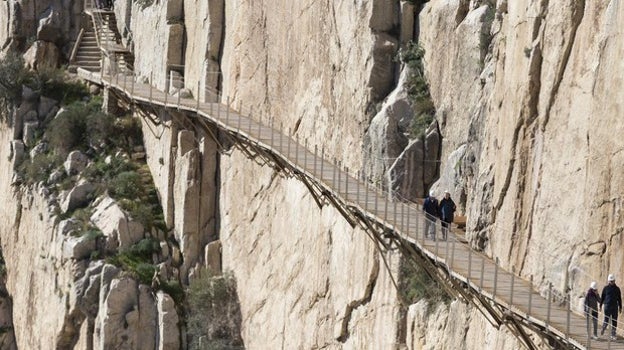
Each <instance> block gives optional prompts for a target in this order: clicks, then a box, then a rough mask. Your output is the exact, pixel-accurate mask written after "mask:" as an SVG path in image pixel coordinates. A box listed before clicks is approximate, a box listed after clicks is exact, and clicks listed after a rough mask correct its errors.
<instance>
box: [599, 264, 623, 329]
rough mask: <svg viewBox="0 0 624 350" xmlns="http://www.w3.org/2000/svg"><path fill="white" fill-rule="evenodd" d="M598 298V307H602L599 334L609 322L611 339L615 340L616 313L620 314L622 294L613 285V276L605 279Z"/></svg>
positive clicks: (618, 288)
mask: <svg viewBox="0 0 624 350" xmlns="http://www.w3.org/2000/svg"><path fill="white" fill-rule="evenodd" d="M600 298H601V301H600V307H602V305H604V322H603V323H602V331H600V334H604V332H605V330H606V329H607V326H608V325H609V321H611V322H610V323H611V339H612V340H615V339H616V338H615V330H616V329H617V319H618V313H620V312H622V293H621V292H620V287H618V286H617V285H616V284H615V276H613V275H612V274H611V275H609V277H608V278H607V285H606V286H605V287H604V288H602V295H601V296H600Z"/></svg>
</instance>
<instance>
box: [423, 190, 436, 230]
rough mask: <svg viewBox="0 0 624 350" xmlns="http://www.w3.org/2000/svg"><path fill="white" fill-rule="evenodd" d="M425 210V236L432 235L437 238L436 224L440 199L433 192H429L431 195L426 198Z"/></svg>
mask: <svg viewBox="0 0 624 350" xmlns="http://www.w3.org/2000/svg"><path fill="white" fill-rule="evenodd" d="M423 211H424V212H425V237H426V236H430V237H431V238H432V239H434V240H435V234H436V232H435V231H436V229H435V225H436V221H437V220H438V200H437V199H436V197H435V194H434V193H433V192H429V197H427V198H425V202H424V203H423Z"/></svg>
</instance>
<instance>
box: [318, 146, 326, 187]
mask: <svg viewBox="0 0 624 350" xmlns="http://www.w3.org/2000/svg"><path fill="white" fill-rule="evenodd" d="M323 168H325V146H324V145H321V175H320V176H319V179H321V182H323Z"/></svg>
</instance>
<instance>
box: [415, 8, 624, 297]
mask: <svg viewBox="0 0 624 350" xmlns="http://www.w3.org/2000/svg"><path fill="white" fill-rule="evenodd" d="M488 3H491V2H485V1H470V2H468V1H430V2H429V3H427V4H426V5H425V8H424V9H423V11H422V12H421V14H420V23H421V27H420V28H421V43H422V45H423V47H424V48H425V50H426V52H427V60H426V61H427V63H426V65H427V69H428V78H429V81H430V83H431V87H432V94H433V97H434V100H435V101H436V106H438V105H439V106H440V109H442V113H443V115H441V116H439V117H440V119H441V120H442V134H443V136H444V154H445V155H448V154H450V153H451V152H453V151H454V150H455V149H456V148H458V147H459V146H460V145H463V144H466V145H467V149H466V151H465V156H464V157H463V160H462V161H461V162H460V166H458V167H457V169H458V171H459V172H460V174H459V176H460V177H462V178H463V179H464V181H463V183H462V184H461V185H460V187H463V189H462V190H463V191H465V192H466V193H467V194H468V195H467V197H468V198H467V208H468V209H467V210H468V216H469V226H468V229H469V230H468V232H469V235H470V236H471V237H472V240H473V243H474V245H475V246H477V247H480V248H482V249H484V250H485V251H486V252H487V253H488V254H490V255H491V256H493V257H499V258H500V259H501V260H502V261H503V263H504V264H506V265H507V266H509V267H511V266H515V268H516V270H519V271H520V273H521V274H522V275H523V276H529V275H534V276H535V279H536V281H538V282H537V283H538V284H539V286H540V287H541V288H546V286H547V283H549V282H552V283H553V284H554V287H555V289H556V290H558V291H560V292H562V293H564V292H565V290H566V289H567V288H571V289H572V292H571V293H572V294H571V295H572V296H574V297H576V296H581V295H582V294H583V291H584V290H585V289H586V288H587V285H589V282H590V281H592V280H597V281H603V280H605V278H606V275H607V274H608V273H616V274H619V273H620V272H621V271H622V270H623V269H624V265H623V261H622V253H621V249H619V247H620V245H621V235H620V231H621V230H622V221H621V219H620V215H619V211H620V206H621V201H622V195H623V188H624V187H623V186H624V183H623V182H622V179H621V176H620V175H619V172H618V171H617V170H616V169H618V168H619V167H621V163H622V160H621V157H620V153H621V152H620V150H621V148H622V143H623V141H622V139H621V138H620V137H619V134H620V132H621V130H620V129H621V125H622V124H621V123H620V122H619V121H618V118H619V117H620V115H621V114H622V103H623V101H624V99H623V93H622V91H621V90H622V89H620V88H618V87H619V86H620V85H621V82H622V75H621V74H620V73H619V72H621V70H622V66H621V64H620V63H621V60H620V59H619V57H621V55H622V53H623V50H624V47H623V44H622V40H621V38H622V33H621V30H620V29H619V28H621V26H622V20H623V19H624V9H623V8H622V6H620V5H619V3H618V2H617V1H602V2H590V1H568V2H565V3H563V4H560V5H561V6H556V7H553V6H552V5H553V4H552V2H549V1H537V2H533V3H530V4H524V3H522V4H521V3H519V2H516V1H497V2H496V4H495V6H494V4H490V5H489V7H488ZM441 58H442V59H441ZM444 161H445V157H443V162H444ZM453 166H454V164H449V163H448V162H447V163H446V164H443V167H445V168H451V167H453ZM458 192H459V189H458Z"/></svg>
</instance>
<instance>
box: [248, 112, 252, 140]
mask: <svg viewBox="0 0 624 350" xmlns="http://www.w3.org/2000/svg"><path fill="white" fill-rule="evenodd" d="M247 120H248V121H249V128H248V129H247V138H248V139H249V142H250V143H251V122H252V121H253V117H252V116H251V110H250V111H249V115H247Z"/></svg>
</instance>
